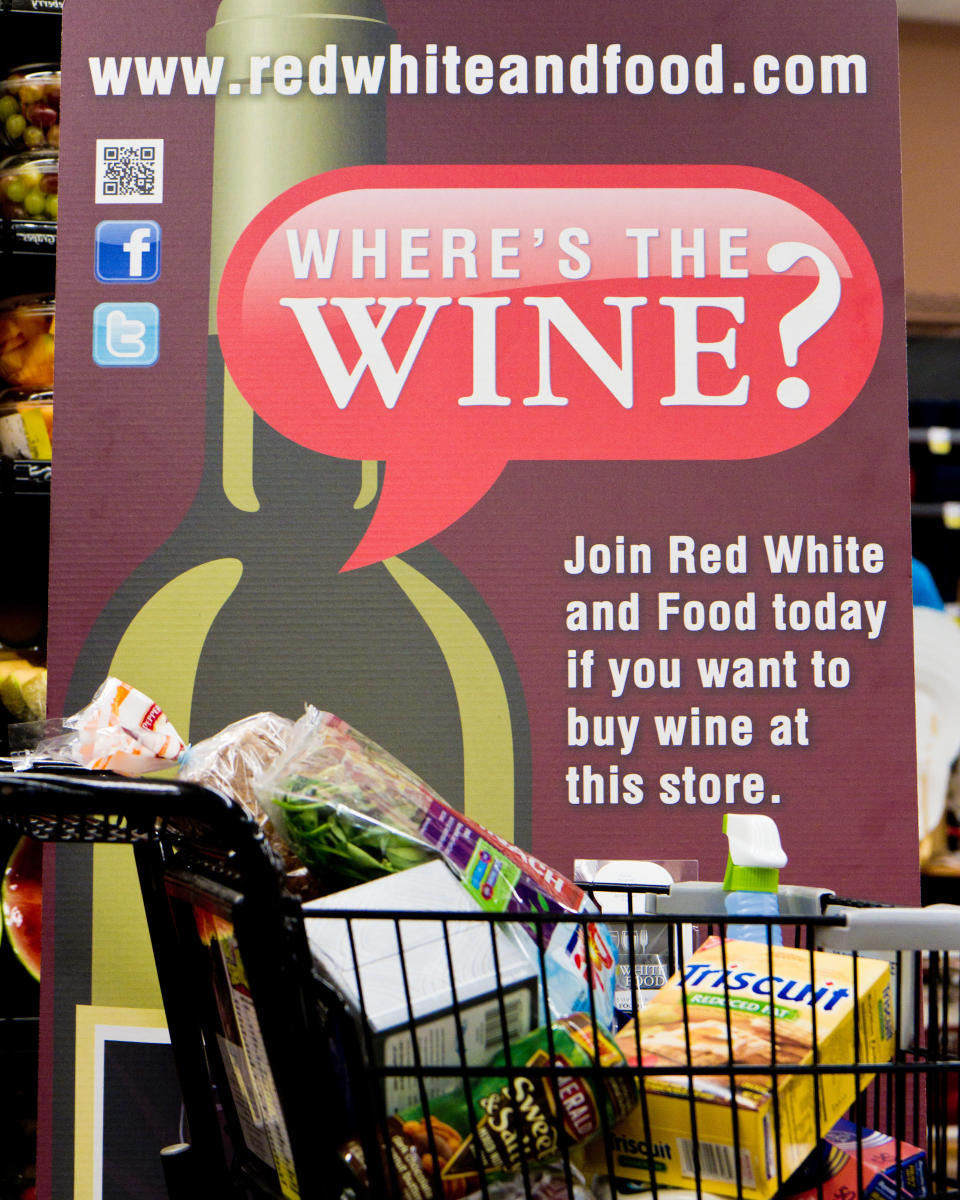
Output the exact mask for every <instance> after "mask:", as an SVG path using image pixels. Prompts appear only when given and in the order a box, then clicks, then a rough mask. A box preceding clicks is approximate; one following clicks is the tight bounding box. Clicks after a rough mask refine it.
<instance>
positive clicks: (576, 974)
mask: <svg viewBox="0 0 960 1200" xmlns="http://www.w3.org/2000/svg"><path fill="white" fill-rule="evenodd" d="M254 786H255V790H256V793H257V796H258V797H259V799H260V802H261V803H262V805H263V806H264V808H265V809H266V810H267V812H268V813H269V814H270V817H271V819H272V820H273V821H274V824H275V825H276V827H277V829H278V831H279V832H280V834H281V835H282V836H285V837H287V838H289V840H290V844H291V846H292V848H293V850H294V851H295V852H296V854H297V855H298V856H299V857H300V858H301V859H302V861H303V862H304V863H305V864H306V865H307V866H308V867H309V868H310V869H311V870H312V871H313V873H314V874H315V875H316V876H317V877H318V878H319V879H321V880H322V881H323V883H324V884H325V885H327V884H329V890H335V889H336V888H337V887H343V886H348V885H352V884H355V883H357V882H359V881H360V880H362V879H371V878H376V877H377V876H381V875H386V874H390V873H391V872H393V871H396V870H402V869H404V868H405V867H408V866H415V865H418V864H419V863H422V862H424V861H427V860H429V859H430V858H431V857H436V856H437V855H440V856H442V857H443V858H444V859H445V860H446V862H447V863H448V864H449V865H450V866H451V867H452V868H453V869H454V871H455V872H456V873H457V875H458V876H459V878H460V880H461V882H462V883H463V885H464V887H465V888H466V889H467V891H468V892H469V893H470V894H471V895H472V896H473V897H474V898H475V899H476V900H477V901H478V903H479V904H480V906H481V907H482V908H483V909H485V910H486V911H488V912H508V913H540V914H548V915H549V914H553V913H557V914H560V913H565V914H581V913H594V912H597V911H598V910H597V908H596V906H595V905H594V904H593V902H592V901H591V900H590V899H589V897H588V896H587V895H586V893H585V892H584V891H583V890H582V889H581V888H579V887H578V886H577V885H576V884H574V883H572V882H571V881H570V880H569V879H567V878H565V877H564V876H563V875H561V874H560V873H559V872H557V871H554V870H552V869H551V868H549V867H547V866H546V865H545V864H544V863H542V862H540V861H539V859H536V858H534V857H533V856H532V855H529V854H527V853H526V852H524V851H523V850H521V849H520V848H519V847H517V846H514V845H512V844H511V843H509V842H507V841H504V839H503V838H500V837H498V836H497V835H496V834H495V833H492V832H491V831H490V830H488V829H485V828H484V827H483V826H481V825H478V824H477V823H476V822H475V821H473V820H471V819H470V818H469V817H466V816H465V815H464V814H463V813H460V812H457V811H456V810H455V809H453V808H451V807H450V805H448V804H447V803H446V802H445V801H444V800H442V799H441V798H440V797H439V796H438V795H437V794H436V793H435V792H433V791H431V789H430V788H429V787H428V786H427V785H426V784H425V783H424V782H423V780H422V779H419V778H418V777H417V776H416V775H414V774H413V772H412V771H409V770H408V769H407V768H406V767H404V766H403V765H402V763H400V762H398V761H397V760H396V759H395V758H394V757H393V756H392V755H391V754H389V753H388V752H387V751H386V750H384V749H383V748H382V747H381V746H378V745H377V744H376V743H375V742H373V741H371V740H370V739H369V738H367V737H365V736H364V735H363V734H361V733H358V732H357V730H355V729H353V728H351V726H349V725H348V724H347V723H346V722H345V721H343V720H342V719H341V718H339V717H336V716H333V715H332V714H331V713H325V712H319V711H318V710H316V709H312V708H311V709H308V710H307V712H306V714H305V715H304V716H303V717H302V718H301V719H300V721H298V722H297V729H296V730H295V732H294V735H293V737H292V739H291V742H290V745H289V747H288V748H287V751H286V753H285V754H283V755H281V756H280V758H278V759H277V760H276V761H275V762H274V763H273V764H272V765H271V766H270V767H269V768H268V769H267V770H266V771H265V772H264V773H263V774H262V775H261V776H259V778H258V779H257V780H256V783H255V785H254ZM515 932H516V933H517V935H518V937H520V938H521V939H524V940H525V942H526V945H527V952H528V953H529V954H530V956H531V959H533V960H536V961H537V962H539V953H538V945H542V948H543V960H544V966H545V974H546V985H545V992H546V996H545V997H544V1000H545V1003H544V1013H543V1019H544V1020H546V1014H547V1013H548V1012H549V1013H550V1014H552V1015H555V1016H565V1015H567V1014H568V1013H572V1012H591V1011H592V1012H595V1013H596V1016H597V1020H598V1021H599V1022H600V1023H601V1024H602V1025H604V1026H605V1027H607V1028H612V1026H613V1024H614V1012H613V990H614V970H615V967H616V949H615V946H614V943H613V940H612V938H611V936H610V933H609V931H608V930H607V928H606V926H604V925H602V924H601V923H599V922H596V921H586V920H585V921H579V922H569V921H558V922H555V923H554V922H551V921H545V922H530V923H529V924H528V925H520V923H518V924H517V926H516V927H515Z"/></svg>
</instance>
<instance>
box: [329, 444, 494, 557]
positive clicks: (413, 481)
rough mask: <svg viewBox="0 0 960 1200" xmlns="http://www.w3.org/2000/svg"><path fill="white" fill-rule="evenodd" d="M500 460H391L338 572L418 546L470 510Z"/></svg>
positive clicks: (483, 490)
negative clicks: (374, 508) (372, 506)
mask: <svg viewBox="0 0 960 1200" xmlns="http://www.w3.org/2000/svg"><path fill="white" fill-rule="evenodd" d="M504 466H505V463H504V460H503V459H502V458H498V459H497V460H496V461H493V460H479V461H478V460H477V458H476V456H474V458H473V460H472V461H471V462H469V463H462V462H457V461H455V460H453V459H438V460H435V459H429V460H423V459H419V458H417V459H397V458H392V459H391V460H390V461H389V462H388V463H387V464H386V468H385V471H384V477H383V486H382V488H381V489H380V498H379V500H378V502H377V511H376V512H375V513H374V514H373V517H372V519H371V521H370V524H369V525H368V526H367V531H366V533H365V534H364V535H363V537H362V538H361V539H360V542H359V544H358V546H357V548H356V550H354V552H353V553H352V554H351V555H350V557H349V558H348V559H347V561H346V562H345V563H344V564H343V566H342V567H341V568H340V570H341V571H355V570H356V569H357V568H358V567H367V566H370V564H371V563H378V562H383V560H384V559H385V558H392V557H393V556H394V555H395V554H401V553H403V551H404V550H409V549H410V548H411V547H412V546H419V545H420V544H421V543H423V542H426V541H428V540H429V539H430V538H432V537H433V536H434V535H435V534H438V533H440V532H442V530H444V529H446V528H448V526H450V525H452V524H453V523H454V521H456V520H458V519H459V518H460V517H462V516H463V514H464V513H466V512H469V510H470V509H471V508H473V506H474V505H475V504H476V503H477V501H478V500H480V499H481V498H482V497H483V496H484V495H485V493H486V492H487V491H489V489H490V488H491V487H492V485H493V484H494V483H495V482H496V479H497V476H498V475H499V474H500V472H501V471H502V470H503V468H504Z"/></svg>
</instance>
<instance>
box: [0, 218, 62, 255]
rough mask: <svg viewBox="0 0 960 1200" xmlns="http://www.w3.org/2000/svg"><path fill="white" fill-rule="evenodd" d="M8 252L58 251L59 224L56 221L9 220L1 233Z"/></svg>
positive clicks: (53, 252)
mask: <svg viewBox="0 0 960 1200" xmlns="http://www.w3.org/2000/svg"><path fill="white" fill-rule="evenodd" d="M0 240H2V244H3V247H4V249H5V251H6V252H7V253H8V254H30V255H33V254H41V255H47V256H51V257H52V256H53V255H55V254H56V253H57V224H56V222H55V221H7V222H5V223H4V225H3V230H2V233H0Z"/></svg>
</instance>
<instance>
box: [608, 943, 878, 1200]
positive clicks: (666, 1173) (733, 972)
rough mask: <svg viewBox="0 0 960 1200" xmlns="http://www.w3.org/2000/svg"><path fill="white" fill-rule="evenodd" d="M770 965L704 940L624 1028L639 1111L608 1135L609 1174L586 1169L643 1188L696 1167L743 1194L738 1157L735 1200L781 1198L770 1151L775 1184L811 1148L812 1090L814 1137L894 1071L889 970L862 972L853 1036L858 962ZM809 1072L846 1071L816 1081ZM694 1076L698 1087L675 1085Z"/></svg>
mask: <svg viewBox="0 0 960 1200" xmlns="http://www.w3.org/2000/svg"><path fill="white" fill-rule="evenodd" d="M724 947H725V955H726V957H725V959H724V958H723V957H722V950H723V948H724ZM772 953H773V972H772V974H771V971H770V958H769V955H770V950H769V948H768V947H767V946H766V945H765V944H759V943H756V942H747V941H735V940H727V941H726V942H725V943H721V941H720V939H719V938H710V939H708V940H707V941H706V942H704V944H703V945H702V946H701V947H700V949H699V950H697V951H696V952H695V953H694V954H693V955H692V956H691V957H690V958H689V959H688V960H687V961H686V963H685V964H684V968H683V972H682V975H681V974H680V973H678V974H676V975H674V976H673V978H672V979H670V981H669V982H668V983H667V984H665V986H664V987H663V988H662V989H661V990H660V991H659V992H658V993H657V995H656V997H655V999H654V1000H653V1001H651V1003H649V1004H648V1005H647V1006H646V1007H645V1008H644V1009H643V1012H642V1014H641V1016H640V1018H639V1028H638V1026H637V1024H635V1023H634V1022H631V1023H630V1024H628V1025H627V1026H625V1028H624V1029H623V1030H622V1031H621V1033H620V1035H619V1036H618V1041H619V1043H620V1046H621V1048H622V1049H623V1051H624V1053H625V1054H626V1055H627V1058H628V1061H629V1062H631V1063H634V1064H636V1063H637V1061H638V1057H639V1061H640V1063H641V1064H642V1066H643V1067H644V1068H646V1069H647V1071H649V1072H651V1073H648V1074H646V1075H645V1093H646V1094H645V1101H644V1103H642V1104H640V1105H638V1106H637V1107H636V1108H635V1109H634V1110H633V1112H632V1113H631V1114H630V1115H629V1116H628V1117H627V1118H626V1119H625V1120H623V1121H621V1122H620V1123H619V1124H618V1125H617V1126H616V1127H615V1128H614V1130H613V1137H612V1146H611V1147H610V1150H611V1153H612V1163H611V1161H610V1160H609V1159H608V1158H607V1154H606V1152H605V1148H604V1146H603V1145H600V1146H598V1147H596V1148H595V1149H594V1150H593V1151H592V1159H591V1161H590V1163H589V1165H590V1166H591V1167H592V1168H593V1169H594V1170H596V1171H598V1172H602V1173H604V1174H606V1173H607V1171H608V1170H609V1168H610V1166H611V1165H612V1166H613V1167H614V1168H615V1172H616V1175H617V1176H618V1177H620V1178H622V1179H648V1178H649V1177H650V1174H651V1170H652V1171H653V1172H655V1174H656V1178H657V1182H658V1184H667V1185H673V1186H684V1185H685V1186H688V1187H689V1186H691V1181H692V1180H694V1179H695V1177H696V1166H695V1163H696V1161H699V1166H700V1179H701V1184H702V1186H703V1187H704V1188H705V1189H706V1190H709V1191H711V1192H718V1193H721V1194H724V1195H737V1194H738V1193H737V1183H738V1181H737V1167H736V1151H737V1147H739V1156H740V1187H741V1192H742V1195H743V1196H744V1197H750V1198H753V1200H767V1198H768V1197H770V1196H772V1195H773V1193H774V1192H775V1191H776V1190H777V1187H778V1163H777V1152H778V1143H779V1158H780V1162H779V1178H780V1180H786V1179H787V1178H788V1177H789V1176H790V1175H791V1174H792V1172H793V1171H794V1170H796V1168H797V1167H799V1166H800V1164H801V1162H802V1161H803V1160H804V1158H806V1156H807V1155H808V1154H809V1153H810V1151H811V1150H813V1148H814V1146H815V1145H816V1141H817V1128H818V1127H817V1124H816V1114H815V1109H814V1089H816V1093H817V1097H818V1100H819V1107H820V1123H819V1131H820V1134H821V1136H822V1135H823V1133H825V1131H826V1130H828V1129H830V1128H831V1127H832V1126H833V1125H834V1123H835V1122H836V1121H837V1119H838V1118H839V1117H840V1116H842V1114H843V1113H844V1112H845V1111H846V1109H847V1108H848V1107H849V1106H850V1104H851V1103H852V1102H853V1100H854V1098H855V1095H856V1092H857V1090H858V1089H859V1088H863V1087H865V1086H866V1084H867V1083H869V1081H870V1079H871V1078H872V1075H871V1072H870V1070H869V1065H870V1064H878V1063H885V1062H889V1061H890V1059H891V1057H892V1055H893V1018H892V997H891V989H890V969H889V966H888V965H887V964H886V963H885V962H881V961H879V960H877V959H871V958H858V959H857V960H856V992H857V998H858V1004H857V1009H858V1013H859V1015H858V1025H857V1028H856V1029H855V1026H854V990H855V989H854V959H853V958H851V957H847V956H846V955H841V954H826V953H819V952H814V953H813V954H811V953H810V952H809V951H807V950H799V949H794V948H792V947H785V946H774V947H773V951H772ZM684 1010H686V1022H685V1021H684ZM771 1030H772V1033H773V1039H772V1046H771ZM814 1044H816V1055H815V1054H814ZM815 1062H816V1063H819V1064H843V1065H850V1068H851V1069H850V1070H849V1071H843V1072H837V1073H830V1072H822V1073H816V1072H815V1071H814V1072H811V1071H810V1069H809V1068H810V1065H811V1064H813V1063H815ZM853 1064H865V1065H866V1066H865V1069H863V1070H858V1071H854V1070H853ZM688 1065H689V1066H690V1067H692V1068H693V1071H694V1074H693V1075H692V1076H690V1075H686V1074H683V1075H681V1074H670V1073H669V1070H668V1068H669V1067H671V1066H683V1067H686V1066H688ZM737 1067H750V1068H753V1070H752V1071H750V1072H748V1073H740V1072H737V1070H736V1068H737ZM763 1067H766V1068H768V1069H769V1070H768V1071H763V1070H758V1069H757V1068H763ZM797 1068H801V1069H803V1068H806V1070H805V1072H804V1073H798V1072H797ZM691 1079H692V1083H693V1096H694V1100H695V1103H694V1104H691V1099H690V1081H691ZM775 1080H776V1083H775V1082H774V1081H775ZM644 1109H646V1114H647V1117H648V1118H649V1128H648V1127H647V1124H646V1120H645V1117H644ZM735 1121H736V1126H737V1131H736V1133H737V1135H736V1137H735V1135H734V1122H735Z"/></svg>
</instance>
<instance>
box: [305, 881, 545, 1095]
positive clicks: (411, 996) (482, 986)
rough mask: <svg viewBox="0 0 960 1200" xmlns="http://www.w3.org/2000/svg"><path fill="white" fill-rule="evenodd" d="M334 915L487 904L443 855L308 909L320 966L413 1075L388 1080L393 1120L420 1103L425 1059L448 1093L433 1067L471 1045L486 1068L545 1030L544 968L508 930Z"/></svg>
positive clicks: (430, 1091) (438, 1088)
mask: <svg viewBox="0 0 960 1200" xmlns="http://www.w3.org/2000/svg"><path fill="white" fill-rule="evenodd" d="M331 909H333V910H344V911H349V910H358V911H362V912H363V913H375V912H411V913H429V912H450V913H454V912H462V913H474V914H475V913H479V912H480V911H481V910H480V906H479V904H477V902H476V901H475V900H474V899H473V897H472V896H470V895H469V894H468V892H467V891H466V889H465V888H463V887H462V886H461V885H460V882H459V880H458V879H457V877H456V875H455V874H454V873H453V872H452V871H451V870H450V868H449V867H448V866H447V864H446V863H445V862H443V861H442V860H440V859H437V860H436V861H435V862H430V863H425V864H424V865H423V866H419V867H411V868H410V869H409V870H408V871H401V872H400V873H399V874H398V875H390V876H384V877H383V878H381V879H375V880H372V881H371V882H370V883H362V884H359V885H358V886H357V887H353V888H347V889H346V890H345V891H342V892H337V893H335V894H334V895H332V896H325V897H324V898H323V899H319V900H313V901H310V902H309V903H307V904H304V906H303V911H304V915H305V916H306V917H307V921H306V928H307V938H308V940H309V943H310V950H311V952H312V954H313V957H314V960H315V961H316V962H317V964H318V965H319V967H320V968H321V970H322V971H323V973H324V975H325V976H326V978H327V979H328V980H329V982H330V983H331V984H332V985H333V986H334V987H335V988H336V989H337V991H338V992H339V994H340V995H341V996H343V997H344V998H345V999H346V1000H347V1001H348V1002H349V1003H350V1004H351V1005H352V1007H353V1009H354V1010H355V1011H358V1012H359V1011H360V1010H361V1009H362V1012H363V1015H364V1018H365V1020H366V1026H367V1029H368V1030H369V1033H370V1041H369V1042H368V1045H369V1047H370V1051H371V1053H372V1055H373V1058H374V1060H375V1061H376V1062H377V1063H378V1064H379V1065H381V1066H390V1067H405V1068H407V1069H408V1070H409V1071H410V1075H407V1076H403V1075H394V1076H387V1077H385V1078H384V1080H383V1092H384V1100H385V1103H386V1108H387V1112H388V1114H390V1115H393V1113H395V1112H397V1111H398V1110H399V1109H402V1108H408V1107H409V1106H410V1105H413V1104H415V1103H416V1102H417V1101H418V1099H419V1096H420V1092H419V1087H418V1084H417V1079H416V1077H415V1075H414V1068H415V1066H416V1063H417V1061H418V1060H419V1062H420V1064H421V1066H422V1067H423V1068H424V1070H425V1071H426V1072H427V1074H426V1076H425V1078H424V1080H423V1082H424V1086H425V1087H426V1090H427V1095H428V1096H436V1095H440V1094H442V1093H443V1092H445V1091H447V1090H449V1087H450V1079H449V1077H446V1078H445V1077H443V1076H436V1075H434V1076H431V1075H430V1074H429V1068H430V1067H437V1066H439V1067H455V1066H457V1065H458V1064H459V1063H460V1061H461V1059H460V1047H461V1044H462V1046H463V1052H464V1054H465V1055H466V1061H467V1062H468V1063H470V1064H472V1065H474V1066H480V1065H482V1064H483V1063H485V1062H487V1061H488V1060H489V1058H490V1055H491V1054H493V1053H494V1052H495V1051H496V1050H499V1049H500V1048H501V1047H502V1046H503V1044H504V1043H505V1042H509V1043H511V1044H512V1043H513V1042H514V1041H518V1040H519V1039H520V1038H521V1037H522V1036H523V1035H524V1034H527V1033H530V1031H531V1030H532V1029H533V1028H534V1026H535V1025H536V1024H537V986H538V983H539V980H538V973H537V970H536V968H535V967H534V965H533V964H532V963H531V962H530V959H529V958H528V956H526V955H525V954H523V953H522V951H521V950H520V949H519V947H518V946H517V944H516V942H515V941H514V939H512V938H511V937H510V936H509V934H508V932H507V931H506V930H505V929H504V928H502V927H499V926H497V925H492V924H488V923H487V922H486V921H471V920H464V921H455V920H449V921H444V920H440V919H436V920H424V919H422V918H420V917H418V918H416V919H411V920H409V921H400V922H399V923H395V922H394V921H393V920H392V919H390V918H384V919H382V920H380V919H377V918H375V917H373V916H370V917H367V916H363V917H362V918H360V919H358V920H351V921H349V922H348V921H347V919H346V918H336V917H326V916H325V915H324V914H325V913H326V912H328V911H330V910H331ZM448 954H449V958H448ZM361 998H362V999H361ZM501 1002H502V1005H503V1007H502V1009H501ZM411 1023H412V1024H413V1026H414V1029H413V1030H411ZM414 1036H416V1050H417V1053H416V1054H415V1053H414V1042H413V1038H414ZM461 1040H462V1041H461Z"/></svg>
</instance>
